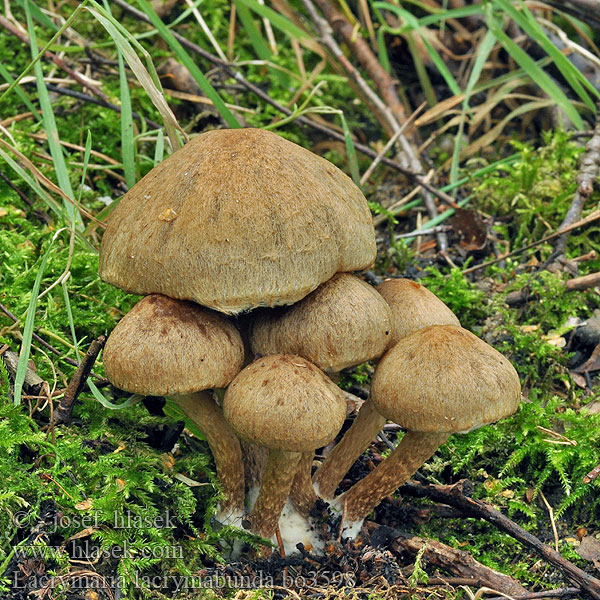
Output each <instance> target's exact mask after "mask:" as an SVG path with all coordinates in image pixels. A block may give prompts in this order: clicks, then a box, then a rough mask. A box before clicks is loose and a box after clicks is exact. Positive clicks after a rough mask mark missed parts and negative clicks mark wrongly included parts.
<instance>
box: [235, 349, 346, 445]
mask: <svg viewBox="0 0 600 600" xmlns="http://www.w3.org/2000/svg"><path fill="white" fill-rule="evenodd" d="M223 413H224V415H225V418H226V419H227V421H228V422H229V424H230V425H231V427H232V428H233V429H234V430H235V431H236V432H237V434H238V435H239V436H240V438H242V439H243V440H246V441H248V442H252V443H255V444H258V445H259V446H265V447H267V448H270V449H272V450H284V451H288V452H309V451H311V450H315V449H316V448H319V447H321V446H324V445H326V444H328V443H329V442H330V441H331V440H332V439H333V438H334V437H335V436H336V434H337V433H338V431H339V430H340V429H341V427H342V424H343V423H344V418H345V416H346V401H345V400H344V394H343V392H342V390H341V389H340V388H339V387H337V385H335V383H333V382H332V381H331V380H330V379H329V378H328V377H327V376H326V375H325V374H324V373H323V372H322V371H321V370H319V369H318V368H317V367H315V365H313V364H312V363H310V362H308V361H307V360H305V359H304V358H301V357H300V356H291V355H283V354H276V355H273V356H265V357H263V358H259V359H257V360H255V361H254V362H253V363H252V364H250V365H248V366H247V367H245V368H244V369H243V370H242V371H241V372H240V373H239V374H238V375H237V377H236V378H235V379H234V380H233V381H232V382H231V384H230V385H229V387H228V388H227V391H226V392H225V398H224V400H223Z"/></svg>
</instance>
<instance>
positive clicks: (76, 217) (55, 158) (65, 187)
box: [25, 2, 83, 230]
mask: <svg viewBox="0 0 600 600" xmlns="http://www.w3.org/2000/svg"><path fill="white" fill-rule="evenodd" d="M25 17H26V19H27V29H28V32H29V40H30V44H31V57H32V59H34V60H35V58H36V55H37V53H38V45H37V41H36V35H35V28H34V26H33V19H32V18H31V11H30V10H29V2H27V3H26V4H25ZM33 69H34V73H35V78H36V85H37V91H38V96H39V101H40V106H41V109H42V118H43V121H44V128H45V130H46V133H47V135H48V146H49V147H50V154H51V156H52V163H53V165H54V170H55V171H56V178H57V180H58V185H59V186H60V188H61V190H62V191H63V192H64V193H65V194H66V195H67V196H68V197H69V198H73V197H74V196H73V188H72V187H71V181H70V179H69V172H68V171H67V164H66V161H65V156H64V154H63V149H62V146H61V144H60V140H59V137H58V130H57V127H56V120H55V119H54V111H53V109H52V103H51V102H50V96H49V94H48V89H47V88H46V83H45V81H44V74H43V72H42V65H41V63H40V62H39V61H36V62H35V65H34V67H33ZM63 210H64V212H65V216H66V218H67V220H68V221H72V222H74V223H76V226H77V228H78V229H79V230H83V221H82V219H81V215H80V214H79V213H78V212H77V213H76V211H75V207H74V206H73V205H72V204H70V203H69V202H67V201H66V200H63Z"/></svg>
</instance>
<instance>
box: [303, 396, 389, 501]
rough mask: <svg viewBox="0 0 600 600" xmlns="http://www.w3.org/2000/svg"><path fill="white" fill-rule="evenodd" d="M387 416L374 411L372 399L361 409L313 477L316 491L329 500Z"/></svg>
mask: <svg viewBox="0 0 600 600" xmlns="http://www.w3.org/2000/svg"><path fill="white" fill-rule="evenodd" d="M385 422H386V419H385V417H382V416H381V415H380V414H379V413H378V412H377V411H376V410H375V407H374V405H373V402H372V401H371V399H368V400H367V401H366V402H365V403H364V404H363V405H362V406H361V408H360V411H359V412H358V415H357V416H356V419H354V423H352V425H351V427H350V429H348V431H346V433H345V434H344V437H343V438H342V439H341V440H340V441H339V442H338V443H337V445H336V446H335V447H334V448H333V450H332V451H331V452H330V454H329V456H327V458H326V459H325V460H324V461H323V464H322V465H321V466H320V467H319V468H318V469H317V472H316V473H315V475H314V477H313V485H314V489H315V491H316V493H317V494H318V495H319V496H320V497H321V498H323V499H324V500H331V499H332V498H333V497H334V495H335V490H336V488H337V486H338V485H339V484H340V481H342V479H343V478H344V475H346V473H347V472H348V471H349V470H350V467H352V465H353V464H354V462H355V461H356V459H357V458H358V457H359V456H360V455H361V454H362V453H363V452H364V451H365V450H366V449H367V448H368V447H369V444H370V443H371V442H372V441H373V438H375V436H376V435H377V434H378V433H379V432H380V431H381V430H382V429H383V426H384V425H385Z"/></svg>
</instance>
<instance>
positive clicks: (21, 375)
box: [13, 228, 64, 405]
mask: <svg viewBox="0 0 600 600" xmlns="http://www.w3.org/2000/svg"><path fill="white" fill-rule="evenodd" d="M63 231H64V228H63V229H59V230H58V231H57V232H56V233H55V234H54V235H53V236H52V239H51V240H50V244H49V246H48V249H47V250H46V252H45V253H44V256H43V258H42V262H41V263H40V268H39V269H38V272H37V275H36V276H35V281H34V282H33V287H32V288H31V300H30V301H29V306H28V308H27V317H26V318H25V325H24V327H23V341H22V343H21V352H20V353H19V364H18V365H17V372H16V374H15V392H14V396H13V402H14V404H15V405H18V404H20V403H21V394H22V392H23V383H24V382H25V375H26V373H27V363H28V362H29V356H30V354H31V342H32V340H33V326H34V322H35V311H36V308H37V302H38V294H39V293H40V286H41V284H42V278H43V277H44V271H45V270H46V265H47V264H48V259H49V258H50V254H51V251H52V247H53V246H54V242H55V241H56V238H57V237H58V236H59V235H60V234H61V233H62V232H63Z"/></svg>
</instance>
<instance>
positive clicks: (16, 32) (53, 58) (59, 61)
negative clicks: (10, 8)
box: [0, 15, 108, 101]
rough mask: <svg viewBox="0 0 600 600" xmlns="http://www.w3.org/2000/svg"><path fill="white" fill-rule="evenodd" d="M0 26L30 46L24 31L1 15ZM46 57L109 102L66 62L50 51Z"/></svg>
mask: <svg viewBox="0 0 600 600" xmlns="http://www.w3.org/2000/svg"><path fill="white" fill-rule="evenodd" d="M0 26H2V27H4V29H6V30H7V31H8V32H9V33H12V35H14V36H15V37H17V38H19V39H20V40H21V41H22V42H23V43H24V44H27V45H28V46H29V44H30V40H29V36H28V35H27V34H26V33H24V32H23V31H20V30H19V29H18V28H17V27H16V26H15V25H13V24H12V23H11V22H10V21H9V20H8V19H6V18H5V17H3V16H2V15H0ZM39 50H41V48H39ZM44 56H45V57H46V58H47V59H48V60H51V61H52V62H53V63H54V64H55V65H56V66H57V67H58V68H59V69H62V70H63V71H64V72H65V73H67V75H69V76H71V77H72V78H73V79H75V81H77V82H78V83H79V84H81V85H82V86H83V87H84V88H85V89H88V90H90V92H91V93H92V94H94V95H95V96H98V97H99V98H102V100H105V101H108V96H107V95H106V94H105V93H104V92H102V91H101V90H99V89H97V88H95V87H94V86H93V85H92V84H91V82H90V81H89V80H88V79H86V78H85V77H82V76H81V75H80V74H79V73H77V71H73V69H71V67H69V66H68V65H67V64H66V63H65V61H64V60H62V59H61V58H59V57H58V56H56V54H53V53H52V52H50V51H49V50H46V52H44Z"/></svg>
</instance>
